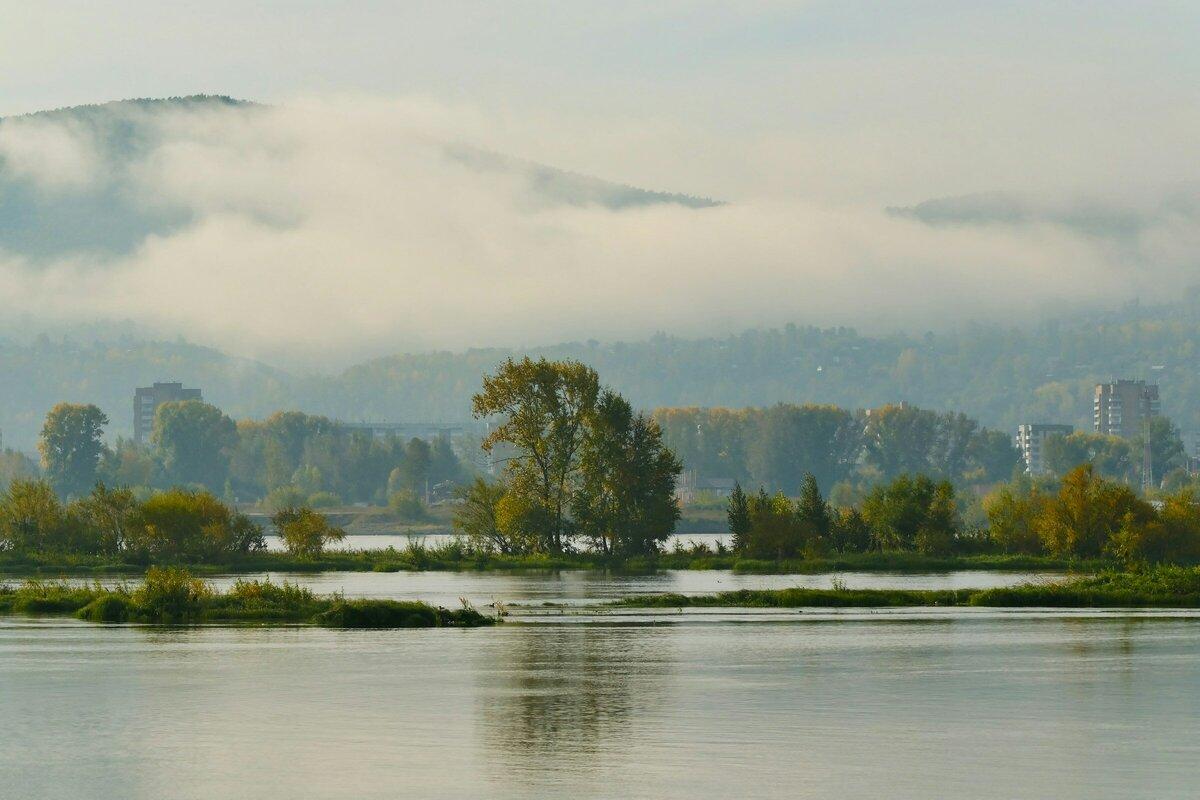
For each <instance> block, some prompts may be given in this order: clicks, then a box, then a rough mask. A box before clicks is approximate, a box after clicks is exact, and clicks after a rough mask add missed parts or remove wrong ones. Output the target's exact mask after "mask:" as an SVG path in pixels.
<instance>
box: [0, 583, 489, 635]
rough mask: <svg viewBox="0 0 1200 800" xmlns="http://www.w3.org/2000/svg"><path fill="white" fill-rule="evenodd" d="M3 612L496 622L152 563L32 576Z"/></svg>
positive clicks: (122, 617)
mask: <svg viewBox="0 0 1200 800" xmlns="http://www.w3.org/2000/svg"><path fill="white" fill-rule="evenodd" d="M0 614H26V615H59V616H74V617H77V618H79V619H83V620H88V621H91V622H109V623H121V622H141V623H151V624H197V623H213V622H253V623H262V624H272V623H273V624H313V625H320V626H323V627H328V628H446V627H454V628H472V627H479V626H483V625H492V624H494V623H495V622H496V620H495V619H493V618H492V617H487V616H484V615H483V614H480V613H479V612H478V611H476V610H475V609H474V608H472V607H471V606H469V605H468V604H466V603H465V602H464V603H463V607H462V608H459V609H454V610H450V609H446V608H438V607H435V606H431V605H429V604H427V603H421V602H415V601H399V600H363V599H350V600H347V599H346V598H344V597H342V596H341V595H336V594H335V595H317V594H314V593H313V592H311V591H309V590H308V589H305V588H303V587H300V586H296V585H293V584H290V583H287V582H284V583H283V584H275V583H271V582H270V581H238V582H237V583H236V584H235V585H234V586H233V588H231V589H230V590H229V591H227V592H217V591H214V590H213V588H212V587H211V586H210V585H209V584H208V583H206V582H205V581H203V580H201V579H199V578H196V577H194V576H192V575H191V574H189V573H188V572H186V571H184V570H177V569H151V570H150V571H149V572H148V573H147V574H146V578H145V580H144V581H143V582H142V583H141V584H139V585H136V586H117V587H102V586H100V585H98V584H93V585H91V586H85V585H78V584H70V583H66V582H63V581H39V580H29V581H26V582H25V583H23V584H22V585H20V586H17V587H11V586H0Z"/></svg>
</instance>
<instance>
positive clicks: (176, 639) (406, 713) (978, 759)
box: [0, 573, 1200, 800]
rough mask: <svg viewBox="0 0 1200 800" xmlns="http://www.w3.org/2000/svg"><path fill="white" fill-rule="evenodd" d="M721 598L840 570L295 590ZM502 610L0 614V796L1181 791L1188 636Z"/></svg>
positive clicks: (944, 614) (790, 617)
mask: <svg viewBox="0 0 1200 800" xmlns="http://www.w3.org/2000/svg"><path fill="white" fill-rule="evenodd" d="M1014 577H1015V576H1007V577H1006V578H1005V579H1004V580H1007V581H1009V582H1011V581H1012V580H1013V579H1014ZM842 578H843V579H844V580H846V581H847V583H849V584H851V585H855V584H859V585H877V586H886V585H910V584H907V583H905V582H906V581H908V580H910V579H913V578H917V579H919V583H918V584H912V585H923V586H931V585H937V583H938V582H941V583H942V584H943V585H959V584H960V583H961V584H963V585H985V583H984V582H985V581H991V582H995V581H998V580H1000V579H998V578H995V577H994V574H992V573H954V574H952V575H948V576H887V575H884V576H880V575H873V576H866V575H862V576H855V575H844V576H842ZM971 578H975V580H974V581H971V580H970V579H971ZM718 579H720V580H725V579H734V580H737V581H739V582H740V581H743V580H744V581H745V582H746V584H747V585H754V586H767V585H773V582H774V581H777V580H781V579H786V580H787V581H788V585H797V584H800V583H805V582H810V581H811V582H812V583H811V585H824V586H827V585H829V583H830V581H831V576H828V575H826V576H736V578H735V576H730V575H729V574H728V573H725V577H724V578H722V577H721V576H720V575H714V574H712V573H668V574H666V575H658V576H642V577H633V578H628V579H616V580H617V581H620V580H626V581H628V583H627V584H622V583H614V579H612V578H609V577H605V576H603V574H602V573H562V574H560V575H559V576H518V575H492V574H470V575H455V574H452V573H419V574H415V575H413V574H374V573H367V574H352V573H344V574H329V575H318V576H304V577H303V580H305V581H306V582H308V583H310V584H312V585H314V586H316V587H317V588H322V589H324V588H327V587H332V586H334V585H335V584H339V583H340V584H342V585H343V588H346V589H347V591H348V592H350V591H351V589H352V588H356V589H358V590H359V591H361V592H363V593H367V594H373V595H375V596H410V595H411V596H418V595H421V596H424V597H425V598H426V599H433V600H435V601H436V600H438V599H440V598H442V597H447V598H450V597H457V596H460V595H468V596H475V595H477V596H479V597H480V598H481V599H482V597H486V596H490V595H491V594H492V593H500V594H503V595H505V596H506V597H508V598H509V599H510V600H514V601H516V600H521V601H530V602H533V601H536V600H538V598H549V599H550V600H553V601H562V600H570V599H580V598H586V599H599V598H603V597H611V596H617V595H620V594H623V593H626V592H629V591H636V592H641V591H646V590H652V591H660V590H670V591H675V590H678V589H680V588H684V589H686V590H690V589H691V588H694V587H697V586H699V587H700V589H699V590H705V589H706V588H707V587H708V585H707V584H704V585H701V584H700V583H696V584H691V583H689V581H693V580H696V581H704V580H708V581H715V580H718ZM220 580H222V581H223V580H225V579H220ZM356 580H362V581H363V583H353V582H354V581H356ZM517 616H518V618H523V619H524V620H525V622H517V623H516V624H506V625H502V626H499V627H497V628H494V629H474V630H466V631H447V630H428V631H422V630H418V631H383V632H373V631H331V630H323V629H315V628H307V627H285V628H262V627H220V626H210V627H194V628H166V629H164V628H149V627H137V626H97V625H92V624H86V623H81V622H76V621H73V620H64V619H61V618H53V619H51V618H45V619H23V618H0V720H3V724H2V725H0V776H3V782H2V783H0V797H4V798H8V797H12V798H41V797H47V798H49V797H53V798H122V800H124V799H126V798H161V797H170V798H222V799H224V798H270V799H273V798H288V799H289V800H294V799H295V798H385V797H386V798H394V797H420V798H466V797H479V798H593V797H594V798H610V797H611V798H688V800H694V799H695V798H732V797H763V798H776V797H778V798H841V797H845V798H859V797H890V798H930V797H964V798H1041V797H1045V798H1050V797H1053V798H1085V797H1086V798H1129V797H1154V798H1184V797H1188V798H1191V797H1195V794H1196V786H1197V783H1198V781H1200V742H1198V740H1197V736H1196V734H1197V732H1198V731H1200V723H1198V722H1197V720H1200V618H1198V617H1196V616H1195V615H1193V614H1188V613H1183V612H1140V613H1132V612H1115V611H1090V612H1060V611H1041V612H1038V611H1026V612H1020V613H1008V612H1003V611H995V610H976V609H939V610H896V611H889V612H881V613H876V612H872V611H869V610H868V611H864V610H861V609H856V610H846V611H822V612H813V611H811V610H810V611H804V612H797V611H794V610H788V611H777V612H757V611H747V610H730V611H712V610H704V611H702V612H695V613H687V614H679V613H675V612H671V611H661V612H654V613H645V614H639V613H637V612H622V613H621V614H619V615H611V616H588V615H582V614H573V613H570V609H568V613H565V614H562V613H560V612H555V611H549V610H548V611H545V612H540V611H538V610H537V609H534V608H531V609H529V610H528V611H523V612H518V614H517ZM567 623H569V624H567Z"/></svg>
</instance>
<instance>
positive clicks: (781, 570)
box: [0, 541, 1111, 576]
mask: <svg viewBox="0 0 1200 800" xmlns="http://www.w3.org/2000/svg"><path fill="white" fill-rule="evenodd" d="M148 566H151V565H149V564H146V563H139V562H136V561H130V560H125V559H121V558H113V557H104V556H82V555H61V554H55V553H28V554H17V553H11V552H6V553H0V573H7V574H10V575H20V576H26V575H30V576H35V575H140V574H142V573H143V572H145V570H146V568H147V567H148ZM160 566H172V565H160ZM173 566H180V567H183V568H186V569H187V570H189V571H190V572H192V573H195V574H229V573H234V574H236V573H239V572H241V573H246V572H326V571H342V572H405V571H418V570H430V571H487V570H496V571H521V570H524V571H530V570H541V571H555V570H569V569H587V570H612V571H617V572H629V573H641V572H654V571H657V570H663V569H679V570H709V569H729V570H733V571H734V572H740V573H747V574H817V573H823V572H950V571H955V570H1014V571H1015V570H1020V571H1039V570H1041V571H1068V570H1073V571H1098V570H1101V569H1104V568H1105V567H1107V566H1111V565H1110V564H1108V563H1106V562H1100V561H1086V562H1080V561H1072V560H1068V559H1058V558H1049V557H1045V556H1020V555H969V556H924V555H921V554H920V553H906V552H883V553H851V554H844V555H837V554H835V555H830V556H826V557H822V558H812V559H792V560H784V561H757V560H753V559H747V558H743V557H741V556H738V555H735V554H732V553H713V552H708V551H705V550H702V549H701V550H691V549H686V550H672V551H667V552H664V553H660V554H658V555H656V556H635V557H630V558H613V557H609V556H604V555H602V554H599V553H564V554H560V555H546V554H535V555H502V554H497V553H474V552H471V551H470V550H469V549H468V548H467V547H465V546H464V545H462V544H460V543H458V542H448V543H445V544H441V545H438V546H430V547H426V546H423V545H422V544H420V542H419V541H414V542H413V544H411V545H409V546H408V547H406V548H404V549H396V548H387V549H382V550H354V551H347V552H341V551H331V552H326V553H324V554H322V555H320V556H317V557H314V558H300V557H297V556H292V555H290V554H288V553H250V554H247V555H245V556H242V557H240V558H236V559H229V560H225V561H221V562H213V563H205V564H178V565H173Z"/></svg>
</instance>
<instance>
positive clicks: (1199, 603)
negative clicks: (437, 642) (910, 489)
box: [612, 567, 1200, 608]
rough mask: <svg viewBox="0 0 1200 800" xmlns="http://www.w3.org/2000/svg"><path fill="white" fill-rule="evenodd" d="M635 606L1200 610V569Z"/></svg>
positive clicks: (665, 598)
mask: <svg viewBox="0 0 1200 800" xmlns="http://www.w3.org/2000/svg"><path fill="white" fill-rule="evenodd" d="M612 605H615V606H624V607H635V608H685V607H726V608H886V607H915V606H983V607H989V608H1033V607H1051V608H1200V568H1196V567H1157V568H1153V569H1147V570H1143V571H1139V572H1104V573H1101V574H1099V575H1094V576H1084V577H1076V578H1068V579H1065V580H1061V581H1052V582H1036V583H1025V584H1021V585H1019V586H1012V587H1006V588H1001V589H960V590H952V589H937V590H933V589H928V590H923V589H915V590H914V589H803V588H793V589H758V590H756V589H743V590H740V591H736V592H721V593H719V594H710V595H699V596H687V595H680V594H659V595H640V596H635V597H626V598H623V599H621V600H618V601H615V602H614V603H612Z"/></svg>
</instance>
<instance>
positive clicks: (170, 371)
mask: <svg viewBox="0 0 1200 800" xmlns="http://www.w3.org/2000/svg"><path fill="white" fill-rule="evenodd" d="M519 354H529V355H532V356H534V357H538V356H546V357H548V358H554V359H577V360H580V361H583V362H584V363H587V364H588V365H590V366H592V367H594V368H595V369H597V370H599V371H600V372H601V373H602V374H603V375H605V376H606V378H607V380H608V381H609V382H610V384H611V385H612V386H613V388H614V389H615V390H617V391H619V392H621V393H622V394H623V395H625V396H626V397H628V398H629V399H630V401H631V402H632V403H633V404H634V405H635V406H636V407H639V408H643V409H653V408H658V407H663V406H701V407H714V406H724V407H732V408H740V407H746V406H768V405H772V404H774V403H778V402H787V403H801V404H803V403H821V404H833V405H837V406H840V407H842V408H846V409H861V408H873V407H879V406H882V405H885V404H888V403H897V402H901V401H906V402H908V403H911V404H914V405H917V406H920V407H922V408H927V409H933V410H940V411H957V412H962V413H964V414H966V415H968V416H970V417H973V418H974V419H977V420H978V421H979V422H980V423H981V424H982V425H984V426H986V427H988V428H992V429H996V430H1001V431H1004V432H1006V433H1007V432H1011V431H1012V430H1014V429H1015V426H1016V425H1017V424H1019V423H1020V422H1023V421H1027V420H1028V421H1043V422H1067V423H1073V424H1075V425H1076V426H1078V427H1090V424H1091V413H1092V409H1091V392H1092V386H1093V384H1094V383H1095V382H1097V381H1101V380H1107V379H1109V378H1111V377H1113V376H1120V377H1138V378H1146V379H1148V380H1151V381H1155V382H1157V383H1159V385H1160V386H1161V395H1162V406H1163V412H1164V413H1165V414H1166V415H1167V416H1169V417H1170V418H1171V419H1172V420H1173V421H1174V422H1175V423H1176V424H1177V425H1178V426H1179V427H1181V428H1182V429H1183V431H1184V432H1185V434H1186V433H1188V432H1191V431H1196V430H1200V300H1198V299H1197V297H1196V296H1192V297H1189V298H1186V299H1183V300H1181V301H1180V302H1178V303H1175V304H1172V305H1166V306H1153V307H1150V306H1139V305H1136V304H1131V305H1128V306H1125V307H1123V308H1120V309H1115V310H1111V311H1108V312H1104V313H1095V314H1088V315H1083V314H1080V315H1074V316H1066V317H1062V318H1059V319H1052V320H1048V321H1046V322H1044V323H1042V324H1040V325H1037V326H1035V327H1031V328H1027V329H1017V328H1008V327H1003V326H999V325H972V326H968V327H965V328H962V329H960V330H956V331H952V332H947V333H938V334H933V333H929V334H925V335H912V334H893V335H888V336H867V335H864V334H861V333H859V332H857V331H855V330H853V329H850V328H829V329H818V328H811V327H802V326H791V325H789V326H787V327H785V328H780V329H769V330H751V331H745V332H743V333H740V334H737V335H733V336H727V337H720V338H717V337H712V338H703V339H686V338H680V337H674V336H667V335H658V336H654V337H652V338H650V339H647V340H643V341H635V342H611V343H601V342H573V343H564V344H558V345H551V346H546V347H533V348H528V349H526V350H522V351H520V353H517V352H514V351H510V350H506V349H499V348H493V349H473V350H467V351H463V352H457V353H450V352H431V353H418V354H405V355H395V356H389V357H386V358H379V359H374V360H371V361H367V362H364V363H361V364H357V365H355V366H352V367H349V368H347V369H345V370H343V371H341V372H338V373H335V374H324V375H317V374H309V375H300V374H295V373H290V372H287V371H285V370H281V369H276V368H273V367H271V366H270V365H267V364H263V363H260V362H256V361H251V360H246V359H239V358H234V357H231V356H229V355H227V354H224V353H221V352H219V351H217V350H213V349H211V348H206V347H200V346H197V345H194V344H188V343H185V342H180V341H175V342H163V341H146V340H143V339H139V338H136V337H135V336H132V335H125V336H124V337H113V338H106V337H105V336H103V335H101V334H97V335H96V338H94V339H93V340H91V341H82V340H81V338H78V337H77V338H72V339H63V338H50V337H46V336H43V337H40V338H37V339H34V340H21V339H19V338H16V337H11V336H10V338H8V339H6V340H0V375H3V376H4V384H3V391H2V394H0V430H2V431H3V433H4V437H5V443H6V444H8V445H11V446H17V447H21V448H25V449H32V447H33V445H34V443H35V441H36V437H37V432H38V430H39V429H40V426H41V423H42V420H43V419H44V417H45V415H46V412H47V411H48V410H49V409H50V408H51V407H53V406H54V405H55V404H56V403H58V402H61V401H71V402H94V403H96V404H97V405H99V406H100V407H101V408H102V409H103V410H104V411H105V412H106V413H107V414H108V415H109V416H110V418H111V419H112V426H111V427H110V429H109V430H110V434H112V435H128V434H129V433H130V430H131V426H132V420H131V416H132V411H131V409H132V397H133V389H134V387H135V386H139V385H147V384H149V383H150V382H152V381H154V380H164V379H173V380H181V381H183V382H184V383H186V384H188V385H191V386H200V387H201V388H202V389H203V390H204V396H205V399H206V400H208V401H210V402H212V403H214V404H216V405H218V406H220V407H221V408H222V409H224V410H225V411H226V412H227V413H229V414H230V415H232V416H233V417H235V418H247V417H250V418H262V417H265V416H266V415H268V414H270V413H272V412H274V411H276V410H278V409H281V408H292V409H297V410H302V411H305V412H308V413H312V414H322V415H325V416H329V417H333V418H338V419H343V420H348V421H354V420H394V421H460V420H464V419H467V418H469V416H470V397H471V394H472V392H474V391H475V390H476V388H477V387H478V385H479V382H480V379H481V378H482V376H483V375H484V374H486V373H488V372H490V371H492V370H494V369H495V368H496V366H497V365H498V364H499V363H500V362H501V361H502V360H503V359H505V358H506V357H508V356H510V355H519ZM1185 438H1186V437H1185Z"/></svg>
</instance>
